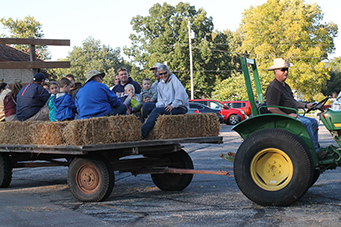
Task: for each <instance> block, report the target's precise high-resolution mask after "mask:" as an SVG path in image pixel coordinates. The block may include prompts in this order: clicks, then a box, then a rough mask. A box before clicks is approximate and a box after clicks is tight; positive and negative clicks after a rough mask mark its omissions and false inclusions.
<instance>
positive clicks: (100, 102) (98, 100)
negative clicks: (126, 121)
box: [76, 70, 127, 119]
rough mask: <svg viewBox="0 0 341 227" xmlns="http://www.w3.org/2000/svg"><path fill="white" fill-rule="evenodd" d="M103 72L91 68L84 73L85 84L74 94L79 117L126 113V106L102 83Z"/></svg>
mask: <svg viewBox="0 0 341 227" xmlns="http://www.w3.org/2000/svg"><path fill="white" fill-rule="evenodd" d="M104 76H105V73H99V72H98V71H97V70H91V71H89V72H88V73H87V74H86V78H87V80H86V82H85V85H84V86H83V87H82V88H81V89H80V90H79V91H78V93H77V95H76V107H77V112H78V114H79V118H80V119H84V118H90V117H101V116H109V115H116V114H126V112H127V107H126V105H124V104H122V102H121V101H120V99H119V98H118V97H117V96H116V95H115V93H114V92H113V91H111V90H110V89H109V87H108V86H107V85H105V84H103V83H102V79H103V77H104Z"/></svg>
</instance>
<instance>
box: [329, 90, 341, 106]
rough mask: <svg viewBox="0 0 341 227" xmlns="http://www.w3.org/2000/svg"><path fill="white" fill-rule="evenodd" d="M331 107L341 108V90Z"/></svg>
mask: <svg viewBox="0 0 341 227" xmlns="http://www.w3.org/2000/svg"><path fill="white" fill-rule="evenodd" d="M331 109H333V110H341V92H340V93H339V95H338V96H337V98H336V99H335V101H334V102H333V104H332V108H331Z"/></svg>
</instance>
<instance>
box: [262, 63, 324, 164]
mask: <svg viewBox="0 0 341 227" xmlns="http://www.w3.org/2000/svg"><path fill="white" fill-rule="evenodd" d="M291 66H293V65H292V64H291V63H288V62H285V60H284V59H282V58H276V59H274V64H273V65H272V66H270V67H269V68H268V71H274V74H275V79H274V80H273V81H272V82H271V83H270V84H269V86H268V88H267V90H266V102H267V106H283V107H290V108H293V109H295V110H298V108H311V107H312V106H313V104H312V103H303V102H299V101H297V100H295V98H294V94H293V92H292V90H291V88H290V86H289V85H288V84H287V83H285V80H286V79H287V78H288V75H289V67H291ZM268 110H269V111H270V112H271V113H275V114H283V115H288V116H290V117H294V118H296V117H297V119H298V120H299V121H301V122H302V124H303V125H304V127H305V128H306V129H307V132H308V134H309V136H310V138H311V140H312V142H313V144H314V148H315V150H316V152H317V156H318V158H319V159H323V158H324V157H325V156H326V155H327V152H326V151H325V152H323V151H319V148H318V133H317V130H318V122H317V120H316V119H314V118H309V117H305V116H301V115H297V114H296V111H295V110H291V109H284V108H277V107H268Z"/></svg>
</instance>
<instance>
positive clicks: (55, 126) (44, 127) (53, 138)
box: [29, 121, 68, 145]
mask: <svg viewBox="0 0 341 227" xmlns="http://www.w3.org/2000/svg"><path fill="white" fill-rule="evenodd" d="M67 124H68V122H67V121H61V122H49V121H45V122H44V121H37V122H35V123H34V124H31V125H30V126H29V131H30V132H31V136H32V139H31V140H32V142H31V144H41V145H63V144H65V141H64V138H63V129H64V127H65V126H66V125H67Z"/></svg>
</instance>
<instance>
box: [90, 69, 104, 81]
mask: <svg viewBox="0 0 341 227" xmlns="http://www.w3.org/2000/svg"><path fill="white" fill-rule="evenodd" d="M95 76H101V77H102V78H103V77H104V76H105V73H100V72H98V71H97V70H91V71H89V72H88V73H87V74H86V81H85V83H87V82H89V80H91V79H92V78H94V77H95Z"/></svg>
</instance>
